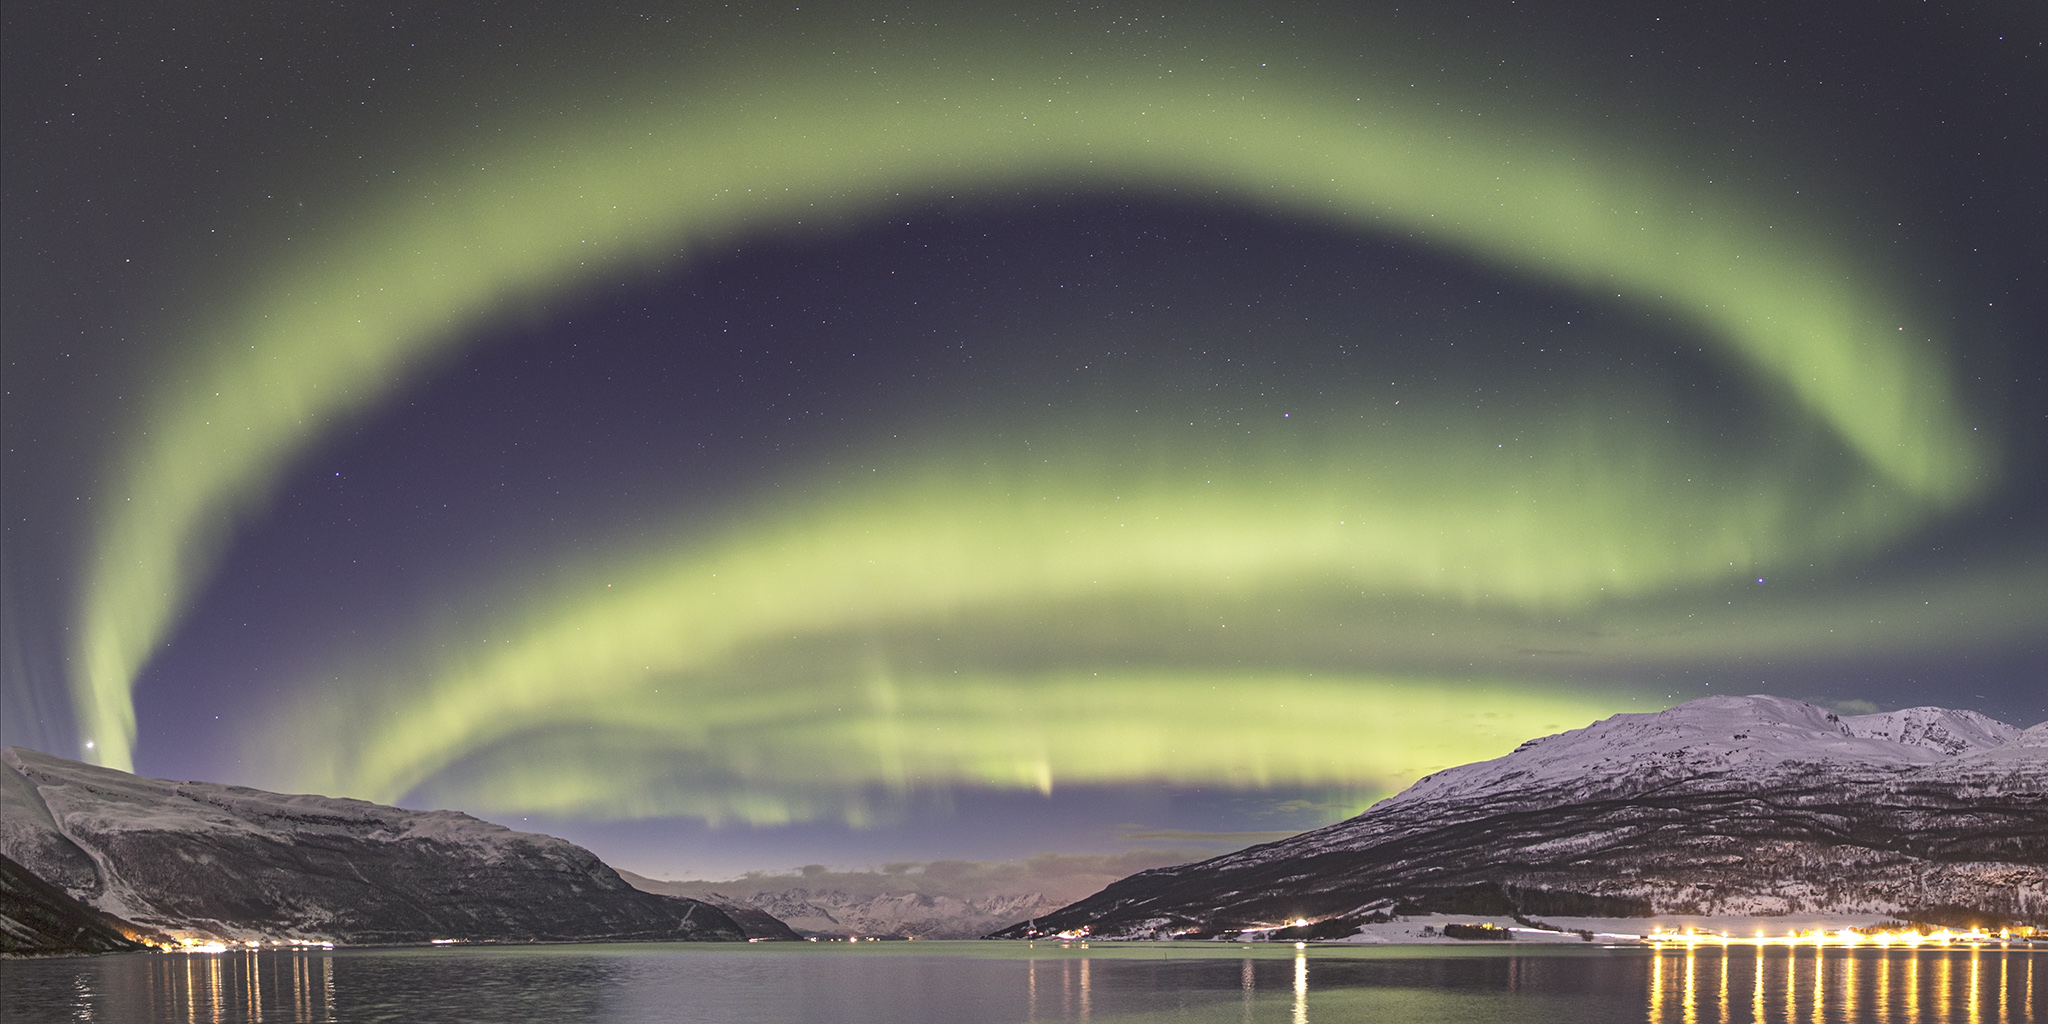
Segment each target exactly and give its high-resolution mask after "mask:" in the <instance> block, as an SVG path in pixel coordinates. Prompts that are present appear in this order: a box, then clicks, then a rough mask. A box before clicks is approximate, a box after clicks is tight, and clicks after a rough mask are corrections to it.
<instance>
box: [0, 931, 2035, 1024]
mask: <svg viewBox="0 0 2048 1024" xmlns="http://www.w3.org/2000/svg"><path fill="white" fill-rule="evenodd" d="M2044 1002H2048V953H2039V952H2028V951H2025V950H2018V949H2013V950H2005V949H1998V948H1983V949H1974V948H1972V949H1941V950H1935V949H1922V950H1908V949H1892V950H1877V949H1839V948H1837V949H1815V948H1813V947H1805V948H1799V947H1792V948H1787V947H1782V946H1780V947H1765V948H1762V949H1758V948H1755V947H1746V946H1735V947H1731V948H1729V949H1727V950H1726V951H1723V950H1722V949H1721V948H1719V947H1718V946H1702V947H1700V948H1697V949H1691V950H1688V949H1683V948H1679V949H1664V950H1656V949H1646V948H1641V947H1634V948H1614V949H1610V948H1602V947H1584V948H1581V947H1576V946H1550V947H1520V948H1513V947H1511V948H1494V947H1485V948H1475V947H1438V946H1424V947H1392V948H1386V947H1382V948H1371V947H1365V948H1357V947H1329V946H1312V947H1309V948H1307V949H1295V948H1292V947H1290V946H1286V945H1278V946H1267V945H1260V946H1255V947H1244V946H1237V945H1218V944H1216V943H1160V944H1149V943H1148V944H1118V945H1095V946H1093V948H1086V947H1082V946H1080V945H1078V944H1070V945H1064V946H1063V945H1061V944H1059V943H1044V942H1041V943H1037V944H1035V945H1028V944H1025V943H1021V942H1019V943H1011V942H918V943H905V942H894V943H862V944H858V945H848V944H838V943H831V944H828V943H802V944H797V943H790V944H782V945H750V946H740V947H733V946H710V945H698V944H644V945H601V946H529V947H468V948H463V947H452V948H439V949H350V950H334V951H327V952H321V951H313V952H299V953H288V952H239V953H220V954H182V953H181V954H128V955H121V956H108V957H96V958H82V959H75V960H40V961H18V960H17V961H0V1019H4V1020H6V1021H8V1022H16V1021H20V1022H43V1021H101V1022H115V1024H121V1022H127V1021H150V1022H157V1021H177V1022H199V1021H204V1022H208V1024H243V1022H250V1021H266V1022H270V1021H276V1022H284V1021H291V1022H316V1021H320V1022H325V1021H333V1022H339V1024H356V1022H367V1021H408V1022H410V1021H437V1022H438V1021H476V1022H488V1024H543V1022H545V1024H560V1022H582V1021H587V1022H591V1024H656V1022H683V1021H689V1022H704V1024H726V1022H731V1024H777V1022H784V1021H788V1022H814V1021H816V1022H837V1021H844V1022H857V1024H866V1022H875V1024H883V1022H887V1024H941V1022H943V1024H981V1022H989V1024H1011V1022H1030V1021H1047V1022H1052V1021H1089V1022H1101V1024H1112V1022H1115V1024H1126V1022H1127V1024H1140V1022H1161V1024H1164V1022H1169V1021H1173V1022H1183V1021H1185V1022H1209V1021H1214V1022H1230V1024H1249V1022H1284V1024H1310V1022H1316V1024H1336V1022H1343V1021H1372V1020H1386V1021H1398V1022H1402V1024H1408V1022H1429V1021H1474V1022H1479V1021H1484V1022H1487V1024H1514V1022H1524V1021H1529V1022H1534V1021H1544V1022H1551V1021H1587V1022H1599V1021H1644V1020H1647V1021H1655V1022H1659V1024H1662V1022H1671V1024H1719V1022H1723V1021H1731V1022H1760V1021H1769V1022H1774V1024H1775V1022H1784V1024H1807V1022H1812V1024H1822V1022H1833V1021H1841V1022H1865V1021H1868V1022H1875V1024H1893V1022H1898V1024H1908V1022H1919V1021H1940V1022H1956V1024H2005V1022H2015V1024H2021V1022H2033V1021H2040V1020H2043V1019H2044V1018H2048V1014H2044V1013H2043V1011H2042V1009H2041V1007H2042V1004H2043V1003H2044Z"/></svg>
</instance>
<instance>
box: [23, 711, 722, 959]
mask: <svg viewBox="0 0 2048 1024" xmlns="http://www.w3.org/2000/svg"><path fill="white" fill-rule="evenodd" d="M0 762H4V764H0V854H4V855H5V856H7V857H9V858H11V859H12V860H14V861H16V862H18V863H19V864H20V865H21V866H22V867H23V868H26V869H27V871H29V872H31V873H32V874H33V875H35V876H36V877H38V878H40V879H42V880H44V881H46V882H48V883H50V884H51V885H52V886H54V887H55V888H57V889H60V890H62V891H63V892H64V893H65V894H67V895H69V896H70V897H72V898H73V899H75V900H77V901H78V902H80V903H82V904H85V905H87V906H89V907H91V908H93V909H94V910H97V911H103V912H105V913H107V914H111V915H114V916H115V917H118V918H121V919H124V920H126V921H129V922H134V923H135V924H137V925H141V926H144V927H146V928H154V929H159V930H162V931H165V932H171V933H178V934H194V935H203V936H211V937H215V938H221V939H229V940H240V939H258V938H270V939H288V938H297V939H307V940H319V941H330V942H338V943H349V944H368V943H414V942H427V941H431V940H433V939H460V940H465V941H472V942H591V941H623V940H641V941H649V940H679V939H683V940H712V941H719V940H723V941H740V940H742V939H743V938H744V937H745V936H744V935H743V933H742V931H741V929H740V928H739V926H738V925H736V924H734V923H733V921H732V919H731V918H729V917H727V916H726V915H725V914H724V913H723V912H721V911H719V910H718V909H717V908H716V907H712V906H710V905H708V904H705V903H702V902H699V901H697V900H692V899H684V898H679V897H674V896H661V895H656V894H653V893H647V892H641V891H640V890H638V889H635V888H633V887H632V886H630V885H627V884H626V883H625V881H624V880H622V879H621V878H620V877H619V875H618V872H616V871H614V870H612V869H611V868H610V867H608V866H606V865H605V864H604V862H603V861H600V860H599V859H598V858H597V856H596V855H595V854H592V853H591V852H590V851H588V850H585V849H583V848H582V847H580V846H576V845H574V844H572V843H568V842H564V841H563V840H560V839H555V838H553V837H550V836H543V835H534V834H531V833H525V832H515V831H513V830H511V829H508V828H505V827H503V826H499V825H493V824H490V823H488V822H484V821H479V820H477V819H476V818H472V817H470V816H469V815H466V814H458V813H455V812H453V811H408V810H403V809H400V808H396V807H385V806H381V805H378V804H372V803H367V802H365V801H361V800H337V799H331V798H328V797H319V796H285V795H280V794H276V793H266V792H264V791H262V790H256V789H247V788H244V787H240V786H223V785H217V784H214V783H205V782H171V781H168V780H164V779H150V778H143V777H141V776H136V775H130V774H128V773H126V772H119V771H114V770H111V769H107V768H98V767H94V766H91V765H86V764H81V763H79V762H76V761H67V760H65V759H63V758H59V757H52V756H50V755H48V754H41V753H37V752H35V751H31V750H23V749H20V748H9V749H7V750H5V751H0Z"/></svg>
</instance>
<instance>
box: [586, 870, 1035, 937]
mask: <svg viewBox="0 0 2048 1024" xmlns="http://www.w3.org/2000/svg"><path fill="white" fill-rule="evenodd" d="M620 874H621V875H623V876H624V877H625V878H626V880H627V881H629V882H631V883H633V884H634V885H636V886H639V887H640V888H642V889H646V890H647V891H649V892H658V893H669V894H673V895H677V896H683V895H687V896H689V897H691V898H694V899H700V900H703V901H704V902H706V903H709V904H711V905H713V906H716V907H718V908H719V909H721V910H724V911H725V912H726V913H727V914H729V915H731V916H732V918H733V919H734V920H736V921H740V922H741V923H742V924H745V923H746V922H745V919H744V918H743V916H742V915H745V914H747V913H748V912H752V913H756V914H761V915H762V916H764V917H768V918H769V919H770V920H773V921H776V922H777V923H779V924H784V925H786V926H787V927H789V928H792V929H795V930H796V931H797V932H799V933H801V935H802V936H815V937H820V938H844V937H847V936H861V937H901V938H906V939H910V938H916V939H978V938H980V937H982V936H983V935H986V934H988V933H989V932H991V931H994V930H995V929H997V928H1000V927H1003V926H1004V925H1007V924H1009V923H1011V922H1013V921H1020V920H1024V919H1026V918H1029V917H1032V916H1034V915H1037V914H1044V913H1051V912H1052V911H1054V910H1057V909H1059V908H1060V907H1062V906H1064V905H1066V903H1068V902H1070V901H1068V900H1059V899H1054V898H1052V897H1049V896H1047V895H1045V894H1044V893H1042V892H1029V893H992V894H988V895H983V896H977V897H972V898H963V897H960V896H950V895H934V894H931V893H923V892H914V891H911V892H904V891H896V892H849V891H847V890H845V889H831V888H818V889H809V888H804V887H802V886H797V887H792V888H782V889H766V888H761V887H758V886H751V887H749V886H737V885H733V884H721V883H703V882H663V881H658V880H655V879H652V878H642V877H640V876H638V875H635V874H633V873H631V872H620Z"/></svg>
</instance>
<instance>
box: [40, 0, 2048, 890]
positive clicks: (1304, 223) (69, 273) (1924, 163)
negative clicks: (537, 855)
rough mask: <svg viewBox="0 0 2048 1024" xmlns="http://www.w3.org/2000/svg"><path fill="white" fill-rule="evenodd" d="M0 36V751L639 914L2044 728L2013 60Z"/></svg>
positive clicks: (1822, 27) (1671, 22) (227, 35)
mask: <svg viewBox="0 0 2048 1024" xmlns="http://www.w3.org/2000/svg"><path fill="white" fill-rule="evenodd" d="M1419 6H1420V7H1421V8H1425V9H1419V10H1411V9H1409V8H1408V6H1406V5H1392V4H1329V5H1301V6H1296V5H1284V4H1267V5H1258V7H1257V9H1256V10H1254V9H1251V8H1249V7H1247V6H1246V5H1234V6H1218V7H1215V8H1213V9H1207V10H1204V9H1199V8H1196V7H1193V6H1190V5H1184V4H1175V5H1159V6H1136V5H1131V6H1113V7H1107V8H1089V9H1074V8H1071V7H1053V6H1047V7H1043V8H1036V9H1030V10H1026V9H1024V8H1021V7H1012V9H1008V10H1004V11H1000V12H997V11H990V10H985V9H981V8H978V7H969V6H963V7H949V6H944V5H900V6H887V7H878V6H874V5H866V6H858V7H856V6H852V5H835V4H824V5H816V6H814V5H810V4H806V5H803V6H801V7H797V6H793V5H792V6H774V7H770V6H753V5H734V6H732V7H722V6H721V7H715V8H710V9H704V10H698V9H693V8H689V7H682V6H678V7H676V8H674V9H668V10H664V9H660V8H658V7H626V8H620V9H614V10H597V9H595V8H594V7H593V6H592V5H588V4H578V5H545V6H537V7H532V8H527V7H520V6H512V5H506V4H499V3H490V4H476V5H463V4H452V3H445V4H437V5H434V10H432V11H425V10H400V11H398V12H397V13H392V11H391V10H390V9H389V8H388V7H370V6H364V5H356V4H349V3H341V4H330V5H326V6H321V7H317V8H314V7H304V8H301V7H277V6H270V5H262V6H259V5H253V4H233V5H186V6H184V7H175V8H172V7H163V6H161V5H142V4H134V5H126V6H109V5H91V4H84V5H76V4H62V5H59V4H41V5H31V4H10V5H8V6H7V8H6V13H5V19H6V21H5V26H4V27H5V36H4V39H5V43H4V46H5V55H4V56H5V72H4V73H5V124H4V128H5V147H4V161H5V167H4V171H5V176H4V189H5V195H4V218H5V225H6V232H5V242H4V244H5V250H4V257H5V262H4V274H5V280H4V285H5V295H4V299H5V301H4V325H0V326H4V346H5V360H4V364H5V365H4V371H5V382H4V383H5V388H4V390H5V401H4V417H5V420H4V430H5V451H4V459H5V461H4V467H0V468H4V474H5V478H4V482H5V486H4V490H0V501H4V514H5V524H6V525H5V532H4V545H5V548H4V555H5V578H4V585H5V591H4V627H5V632H4V650H0V673H4V675H0V684H4V688H0V693H4V699H5V703H4V717H0V732H4V740H5V742H6V743H8V744H20V745H27V746H32V747H36V748H39V749H43V750H48V751H51V752H54V753H57V754H61V755H64V756H71V757H81V758H84V759H87V760H93V761H97V762H100V763H104V764H109V765H113V766H116V767H122V768H132V769H133V770H136V771H140V772H142V773H145V774H150V775H157V776H168V777H173V778H193V779H208V780H215V781H224V782H234V783H241V784H247V785H254V786H261V787H264V788H269V789H278V790H287V791H294V792H319V793H326V794H331V795H343V796H356V797H362V798H366V799H372V800H378V801H384V802H396V803H401V804H404V805H407V806H436V807H442V806H445V807H455V808H459V809H463V810H468V811H470V812H472V813H476V814H478V815H480V816H482V817H486V818H489V819H491V820H494V821H500V822H505V823H508V824H512V825H515V826H517V827H522V828H528V829H534V830H541V831H548V832H552V833H554V834H558V835H563V836H565V837H567V838H570V839H574V840H576V841H579V842H583V843H585V844H587V845H590V846H591V847H592V848H593V849H595V850H596V851H597V852H598V853H599V854H600V855H602V856H605V857H606V858H607V859H609V860H611V861H612V862H614V863H615V864H618V865H619V866H622V867H628V868H631V869H633V870H637V871H641V872H643V873H646V874H654V875H689V874H694V875H698V876H704V877H723V876H730V875H732V874H735V873H737V872H740V871H743V870H749V869H781V868H787V867H789V866H792V865H796V864H802V863H812V862H815V863H824V864H832V865H837V866H842V867H858V866H861V865H867V864H875V863H880V862H883V861H897V860H928V859H931V858H936V857H962V858H979V859H1000V858H1010V857H1020V856H1025V855H1029V854H1035V853H1041V852H1061V853H1115V852H1121V851H1129V850H1131V849H1133V848H1136V847H1147V848H1153V849H1165V850H1170V851H1181V853H1182V854H1183V855H1187V856H1193V855H1196V854H1200V853H1205V852H1214V851H1217V850H1221V849H1228V848H1231V847H1233V846H1236V845H1242V844H1243V843H1245V842H1248V841H1252V840H1253V839H1256V838H1262V837H1264V836H1265V835H1270V834H1273V833H1278V832H1285V831H1289V830H1296V829H1301V828H1307V827H1313V826H1315V825H1320V824H1324V823H1327V822H1329V821H1333V820H1336V819H1338V818H1340V817H1343V816H1345V815H1348V814H1351V813H1356V811H1358V810H1359V809H1362V808H1363V807H1365V806H1366V805H1368V804H1369V803H1371V802H1372V801H1373V800H1375V799H1377V798H1379V797H1381V796H1385V795H1387V794H1389V793H1391V792H1394V791H1396V790H1398V789H1399V788H1401V787H1402V786H1404V785H1406V784H1407V783H1408V782H1410V781H1413V780H1414V779H1415V778H1417V777H1419V776H1420V775H1422V774H1426V773H1428V772H1430V771H1433V770H1436V769H1438V768H1442V767H1447V766H1449V765H1452V764H1457V763H1462V762H1465V761H1470V760H1476V759H1480V758H1486V757H1493V756H1498V755H1499V754H1502V753H1505V752H1507V751H1508V750H1510V749H1512V748H1513V747H1514V746H1515V745H1516V744H1518V743H1520V742H1521V741H1523V740H1525V739H1528V738H1530V737H1533V736H1537V735H1543V734H1547V733H1551V732H1556V731H1559V730H1562V729H1568V728H1576V727H1579V726H1582V725H1585V724H1587V723H1588V722H1590V721H1592V720H1594V719H1596V718H1600V717H1604V716H1606V715H1609V714H1613V713H1617V712H1624V711H1648V710H1656V709H1659V708H1663V707H1667V706H1670V705H1672V704H1674V703H1678V702H1681V701H1684V700H1688V699H1692V698H1694V697H1698V696H1702V695H1707V694H1713V693H1757V692H1761V693H1772V694H1778V695H1782V696H1788V697H1796V698H1800V699H1806V700H1813V701H1817V702H1821V703H1824V704H1827V705H1829V706H1832V707H1835V708H1837V709H1840V710H1843V711H1845V712H1850V713H1858V712H1867V711H1871V710H1882V709H1892V708H1898V707H1907V706H1913V705H1919V704H1940V705H1944V706H1948V707H1960V708H1971V709H1975V710H1978V711H1982V712H1984V713H1986V714H1989V715H1991V716H1993V717H1995V718H1999V719H2002V720H2004V721H2007V722H2010V723H2013V724H2016V725H2021V726H2025V725H2030V724H2033V723H2034V722H2037V721H2040V720H2042V719H2044V718H2048V628H2044V626H2043V623H2048V514H2044V512H2043V509H2044V507H2048V457H2044V455H2048V452H2044V442H2048V344H2044V334H2048V332H2044V328H2043V325H2044V324H2048V284H2044V282H2048V173H2044V172H2043V170H2042V169H2043V168H2044V167H2048V116H2044V110H2048V105H2044V104H2043V103H2041V98H2042V97H2043V96H2048V64H2044V62H2048V49H2044V38H2048V30H2044V20H2043V16H2042V15H2041V13H2040V12H2039V11H2038V10H2036V9H2034V8H2033V7H2032V6H2030V5H2026V4H2000V3H1989V2H1985V3H1954V4H1926V3H1903V2H1890V0H1887V2H1880V3H1877V4H1874V5H1873V4H1870V3H1857V4H1849V3H1835V2H1824V3H1811V4H1764V3H1754V4H1745V3H1736V4H1656V3H1650V4H1616V3H1592V2H1579V3H1569V4H1561V5H1537V4H1517V3H1509V2H1470V0H1461V2H1458V3H1451V4H1430V5H1419Z"/></svg>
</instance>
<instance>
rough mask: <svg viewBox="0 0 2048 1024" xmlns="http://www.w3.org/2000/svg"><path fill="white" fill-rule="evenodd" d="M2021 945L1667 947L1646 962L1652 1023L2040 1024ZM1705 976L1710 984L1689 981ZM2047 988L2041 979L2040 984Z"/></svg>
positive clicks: (2037, 956) (2038, 957)
mask: <svg viewBox="0 0 2048 1024" xmlns="http://www.w3.org/2000/svg"><path fill="white" fill-rule="evenodd" d="M2044 962H2048V956H2044V954H2043V953H2041V952H2033V951H2029V950H2027V949H2024V948H2004V947H2000V946H1995V945H1994V946H1981V947H1980V946H1966V947H1949V948H1941V949H1928V948H1870V947H1863V948H1843V947H1839V946H1823V945H1812V946H1800V945H1769V946H1757V945H1746V944H1739V943H1738V944H1730V945H1726V946H1723V945H1720V944H1716V943H1702V944H1699V945H1697V946H1685V947H1675V946H1667V947H1664V948H1661V949H1658V950H1656V951H1654V952H1653V953H1652V954H1651V960H1650V963H1649V985H1648V995H1649V1013H1648V1020H1649V1021H1650V1022H1651V1024H1667V1022H1669V1024H1723V1022H1726V1024H1766V1022H1768V1024H1776V1022H1780V1021H1782V1022H1784V1024H1806V1022H1812V1024H1834V1022H1845V1024H1865V1022H1868V1024H1919V1022H1923V1021H1924V1022H1943V1024H1951V1022H1952V1024H2031V1022H2034V1021H2039V1020H2043V1019H2044V1017H2048V1014H2043V1013H2042V1011H2041V1009H2040V1001H2039V1000H2041V999H2042V998H2043V997H2048V992H2040V993H2038V994H2037V990H2036V987H2035V986H2036V984H2037V982H2036V979H2035V976H2034V975H2035V972H2036V970H2037V965H2040V964H2043V963H2044ZM1704 978H1711V979H1712V981H1711V984H1709V983H1708V982H1705V981H1697V980H1696V979H1704ZM2043 981H2044V982H2048V979H2043Z"/></svg>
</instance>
